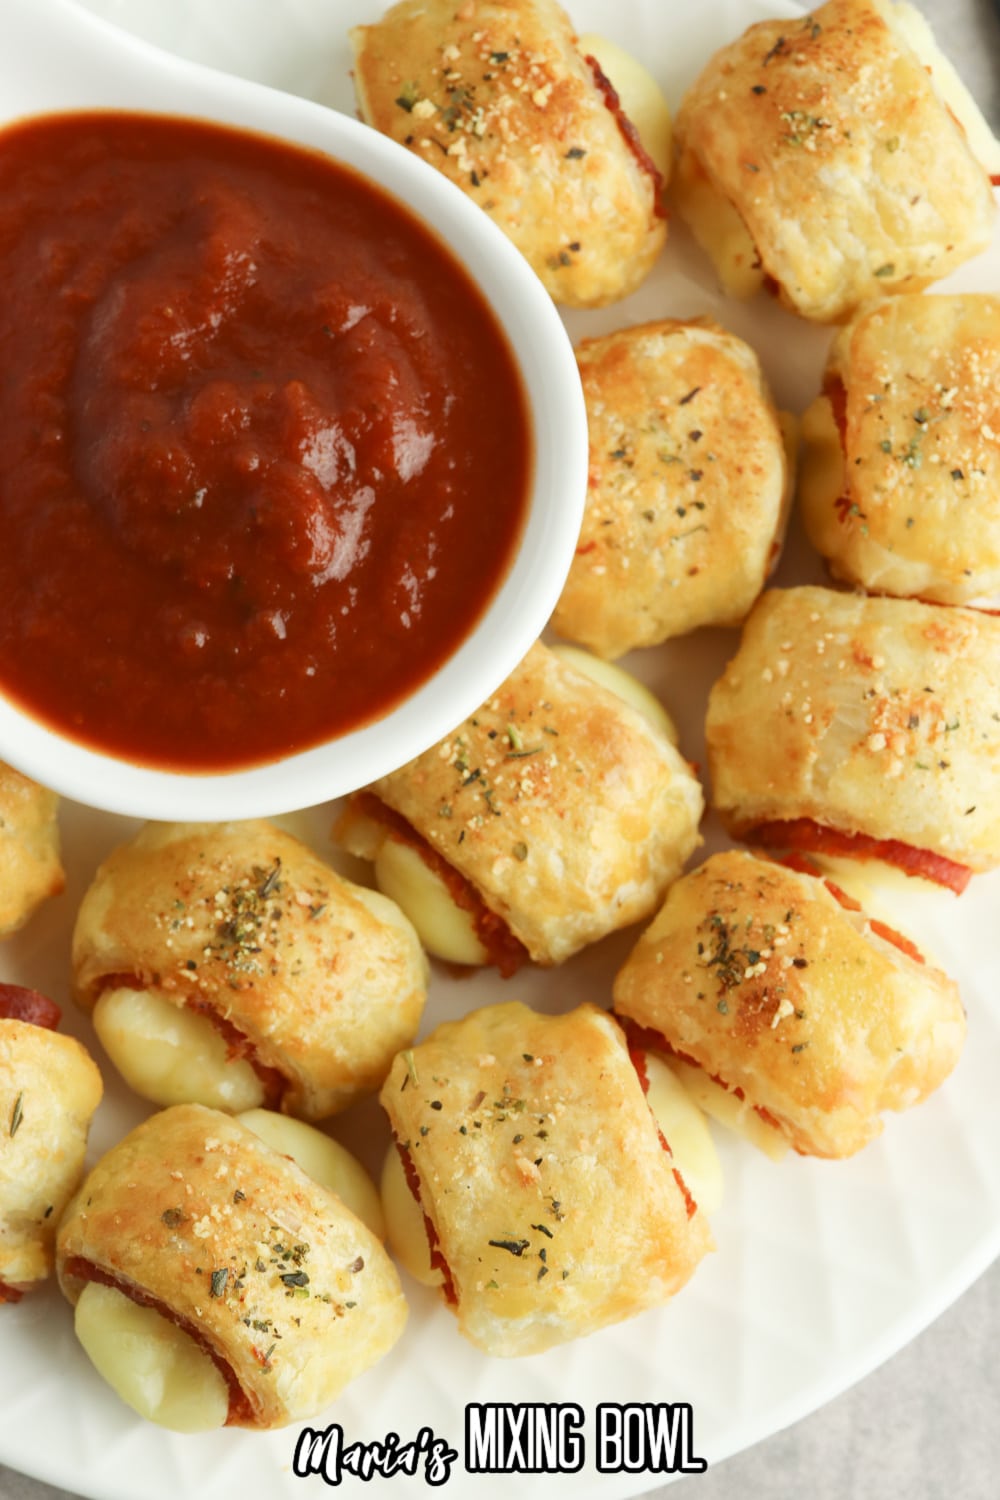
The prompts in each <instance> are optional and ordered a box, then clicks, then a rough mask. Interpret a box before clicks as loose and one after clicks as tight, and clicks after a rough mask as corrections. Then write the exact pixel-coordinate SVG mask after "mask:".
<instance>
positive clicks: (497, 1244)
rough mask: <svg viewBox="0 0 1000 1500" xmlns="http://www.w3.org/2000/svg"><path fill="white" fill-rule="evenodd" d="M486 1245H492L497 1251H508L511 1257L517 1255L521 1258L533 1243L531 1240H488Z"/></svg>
mask: <svg viewBox="0 0 1000 1500" xmlns="http://www.w3.org/2000/svg"><path fill="white" fill-rule="evenodd" d="M486 1243H487V1244H488V1245H492V1246H493V1248H494V1249H495V1250H506V1251H507V1253H508V1254H509V1255H516V1256H517V1257H518V1258H520V1257H521V1256H522V1255H523V1254H524V1252H525V1250H527V1248H528V1246H529V1245H530V1243H531V1241H530V1240H487V1242H486Z"/></svg>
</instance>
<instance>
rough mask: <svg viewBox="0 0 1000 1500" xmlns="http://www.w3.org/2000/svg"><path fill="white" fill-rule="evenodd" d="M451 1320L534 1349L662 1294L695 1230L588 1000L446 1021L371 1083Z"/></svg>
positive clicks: (695, 1218)
mask: <svg viewBox="0 0 1000 1500" xmlns="http://www.w3.org/2000/svg"><path fill="white" fill-rule="evenodd" d="M382 1103H383V1104H384V1106H385V1108H386V1111H387V1112H388V1115H389V1119H390V1123H391V1125H392V1128H393V1133H394V1135H395V1138H396V1141H397V1142H398V1144H399V1146H400V1148H401V1150H402V1152H403V1155H404V1158H405V1160H406V1162H407V1163H408V1165H407V1173H408V1175H409V1178H410V1181H411V1185H412V1187H413V1189H414V1191H415V1192H416V1193H417V1195H418V1197H419V1201H420V1203H421V1205H422V1208H423V1212H424V1215H425V1216H426V1220H427V1223H428V1226H429V1230H428V1233H429V1237H431V1242H432V1244H435V1245H437V1247H438V1259H439V1262H440V1263H441V1264H442V1266H443V1268H444V1274H445V1283H444V1286H445V1295H446V1297H447V1299H448V1300H449V1302H450V1303H451V1305H452V1306H453V1307H454V1309H455V1312H456V1315H457V1317H458V1322H459V1327H460V1329H461V1331H462V1332H463V1333H464V1334H465V1335H466V1337H467V1338H469V1339H471V1340H472V1342H473V1343H474V1344H477V1345H478V1346H479V1347H480V1348H481V1349H484V1350H485V1351H486V1352H487V1353H488V1354H494V1355H503V1356H508V1355H518V1354H534V1353H537V1352H539V1351H540V1350H543V1349H548V1348H551V1347H552V1346H553V1345H554V1344H559V1343H563V1342H565V1341H566V1340H568V1339H573V1338H580V1337H581V1336H582V1335H584V1334H587V1333H592V1332H594V1330H595V1329H598V1328H602V1327H604V1326H605V1325H607V1324H608V1323H614V1322H620V1321H621V1320H622V1319H624V1318H628V1317H631V1316H633V1315H634V1314H635V1313H638V1312H642V1311H643V1310H644V1309H645V1308H648V1307H655V1306H657V1305H659V1304H660V1303H662V1302H665V1301H666V1300H667V1299H668V1298H669V1297H671V1296H673V1294H674V1293H675V1292H676V1291H678V1290H679V1289H680V1287H682V1286H683V1285H684V1283H685V1282H686V1281H687V1280H688V1278H689V1277H690V1276H691V1275H692V1273H693V1272H694V1270H695V1267H696V1266H697V1264H698V1262H699V1261H700V1260H701V1258H702V1256H703V1255H704V1254H705V1252H706V1251H707V1250H708V1249H709V1248H710V1247H711V1235H710V1233H709V1230H708V1227H707V1225H706V1224H705V1222H704V1216H703V1215H702V1214H701V1213H699V1212H698V1211H697V1209H696V1208H695V1205H694V1202H693V1200H692V1199H691V1198H690V1195H689V1194H688V1193H687V1191H686V1188H685V1186H684V1183H683V1181H682V1180H681V1178H680V1177H679V1175H678V1174H677V1173H676V1172H675V1170H674V1168H673V1165H672V1158H671V1156H670V1154H669V1147H666V1148H665V1146H664V1142H663V1140H662V1138H661V1136H660V1134H659V1131H658V1129H657V1126H656V1122H655V1121H654V1119H653V1116H652V1114H651V1112H650V1109H649V1105H648V1104H647V1103H646V1100H645V1097H644V1095H643V1090H642V1085H641V1083H640V1081H639V1077H638V1074H637V1072H636V1069H635V1067H634V1065H633V1064H632V1062H631V1060H630V1058H629V1054H628V1051H627V1048H626V1046H625V1042H624V1039H623V1037H622V1034H621V1031H620V1029H619V1028H618V1026H617V1025H616V1024H615V1022H614V1021H613V1020H612V1019H611V1018H610V1017H609V1016H608V1015H607V1014H606V1013H605V1012H603V1011H601V1010H598V1009H597V1007H596V1006H592V1005H583V1006H580V1007H579V1008H578V1009H577V1010H575V1011H573V1012H572V1013H571V1014H569V1015H565V1016H542V1015H537V1014H535V1013H534V1012H533V1011H530V1010H529V1009H528V1008H527V1007H526V1006H524V1005H520V1004H517V1003H511V1004H507V1005H494V1006H489V1007H487V1008H486V1009H484V1010H478V1011H474V1012H473V1013H472V1014H471V1015H468V1016H466V1017H465V1019H464V1020H461V1021H456V1022H449V1023H446V1024H445V1025H442V1026H439V1027H438V1028H437V1030H436V1031H435V1032H434V1033H433V1034H432V1035H431V1036H430V1037H429V1038H428V1039H427V1040H426V1041H425V1042H423V1043H421V1045H420V1046H419V1047H415V1048H413V1049H412V1051H410V1052H407V1053H405V1054H403V1055H401V1056H400V1057H398V1058H397V1059H396V1062H395V1063H394V1065H393V1070H392V1072H391V1073H390V1075H389V1077H388V1079H387V1080H386V1084H385V1087H384V1088H383V1090H382Z"/></svg>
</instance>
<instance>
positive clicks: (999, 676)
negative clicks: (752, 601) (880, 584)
mask: <svg viewBox="0 0 1000 1500" xmlns="http://www.w3.org/2000/svg"><path fill="white" fill-rule="evenodd" d="M706 740H707V746H708V758H709V769H710V775H711V781H712V787H713V800H714V805H715V806H716V807H717V808H718V810H719V813H720V815H721V817H722V820H723V822H724V823H725V825H726V827H727V828H728V829H729V831H730V832H731V833H734V834H737V835H738V836H741V837H742V836H744V835H751V836H752V833H753V830H754V829H755V828H758V827H759V826H760V825H761V824H765V823H769V822H772V821H775V820H778V821H785V820H794V819H799V818H807V819H812V820H813V821H814V822H816V823H819V824H822V825H824V826H825V827H828V828H834V829H839V830H842V831H844V832H846V833H850V834H864V835H867V836H868V837H870V838H874V839H877V840H897V841H899V842H901V843H904V844H907V845H910V846H912V847H913V848H915V849H920V850H930V851H933V852H934V853H936V854H938V855H941V856H943V857H944V858H946V859H948V860H952V861H955V862H956V863H958V864H960V865H964V866H967V867H968V868H969V869H971V870H973V871H981V870H988V869H992V868H993V866H994V865H997V864H1000V798H998V797H997V795H996V788H997V785H998V778H1000V619H995V618H992V617H991V616H988V615H984V614H981V613H977V612H976V611H974V610H967V609H944V608H942V607H940V606H936V605H930V604H919V603H915V602H913V601H911V600H905V599H869V598H864V597H862V596H859V595H856V594H838V593H834V592H833V591H832V590H830V589H822V588H811V587H807V588H794V589H784V590H779V589H775V590H771V591H770V592H768V593H766V594H764V595H763V596H762V597H761V599H760V600H759V601H758V603H757V604H756V606H755V607H754V609H753V612H752V613H751V615H750V618H749V619H748V621H747V623H746V625H745V626H744V630H743V636H742V639H741V642H740V647H739V650H738V651H737V653H736V655H735V656H734V657H733V659H732V660H731V661H730V663H729V665H728V666H727V667H726V670H725V672H724V674H723V676H722V677H721V678H720V679H719V681H718V682H717V683H716V684H715V686H714V687H713V689H712V692H711V696H710V698H709V706H708V719H707V723H706Z"/></svg>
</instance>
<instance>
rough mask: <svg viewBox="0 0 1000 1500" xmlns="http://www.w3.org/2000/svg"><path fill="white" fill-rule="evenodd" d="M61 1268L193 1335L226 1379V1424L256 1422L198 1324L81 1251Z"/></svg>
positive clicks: (229, 1370)
mask: <svg viewBox="0 0 1000 1500" xmlns="http://www.w3.org/2000/svg"><path fill="white" fill-rule="evenodd" d="M63 1270H64V1272H65V1274H66V1276H67V1277H69V1278H71V1279H72V1280H74V1281H83V1282H88V1281H96V1282H97V1283H98V1284H99V1285H100V1286H110V1287H114V1289H115V1291H117V1292H122V1293H123V1294H124V1296H126V1297H128V1299H129V1301H130V1302H136V1303H138V1305H139V1306H140V1307H151V1308H152V1309H153V1311H154V1312H158V1313H159V1314H160V1316H161V1317H163V1318H166V1320H167V1322H168V1323H173V1325H174V1327H175V1328H180V1329H181V1331H182V1332H183V1333H186V1334H187V1336H188V1338H190V1339H193V1340H194V1342H195V1343H196V1344H197V1345H198V1348H199V1349H201V1350H202V1351H203V1353H205V1354H207V1355H208V1357H209V1359H210V1360H211V1361H212V1363H213V1364H214V1365H215V1367H216V1369H217V1370H218V1372H219V1374H220V1375H221V1376H222V1378H223V1380H224V1381H225V1382H226V1386H227V1387H228V1390H229V1411H228V1413H227V1416H226V1423H225V1425H226V1426H227V1427H253V1426H255V1425H256V1419H255V1413H254V1409H253V1407H252V1406H251V1404H250V1400H249V1397H248V1396H247V1394H246V1392H245V1391H244V1389H243V1387H242V1386H241V1385H240V1383H239V1381H238V1380H237V1379H236V1375H235V1373H234V1372H233V1369H232V1366H231V1365H230V1364H229V1363H228V1361H227V1360H225V1359H223V1357H222V1355H221V1354H219V1353H218V1352H217V1351H216V1350H215V1349H213V1347H212V1346H211V1344H210V1343H209V1342H208V1340H207V1339H206V1338H205V1335H204V1334H203V1333H202V1332H201V1330H200V1329H199V1328H198V1326H197V1325H196V1324H194V1323H191V1322H189V1321H188V1320H187V1318H182V1317H180V1315H179V1314H177V1313H175V1312H174V1311H173V1310H172V1308H169V1307H167V1306H166V1305H165V1303H163V1302H161V1301H160V1299H159V1298H158V1297H154V1296H152V1295H151V1293H149V1292H147V1291H145V1290H144V1289H143V1288H142V1287H141V1286H137V1285H136V1284H135V1282H133V1281H129V1280H128V1278H127V1277H124V1276H117V1275H115V1273H114V1272H113V1271H105V1270H103V1269H102V1267H101V1266H97V1265H95V1264H94V1262H93V1261H90V1260H87V1259H86V1257H84V1256H82V1255H70V1256H67V1258H66V1263H65V1265H64V1267H63Z"/></svg>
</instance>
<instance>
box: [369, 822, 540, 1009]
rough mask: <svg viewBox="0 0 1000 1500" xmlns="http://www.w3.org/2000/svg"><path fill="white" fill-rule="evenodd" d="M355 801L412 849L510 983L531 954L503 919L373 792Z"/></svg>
mask: <svg viewBox="0 0 1000 1500" xmlns="http://www.w3.org/2000/svg"><path fill="white" fill-rule="evenodd" d="M356 800H357V805H358V807H359V808H360V809H361V811H362V812H363V813H364V814H365V816H366V817H369V818H371V819H372V820H373V821H374V822H378V823H381V824H382V825H383V827H385V828H389V829H391V830H392V834H393V836H394V837H395V838H398V839H399V840H400V841H401V842H402V843H404V844H408V845H409V846H410V848H411V849H415V850H416V852H417V853H418V854H419V855H420V858H421V859H422V860H423V862H424V864H425V865H426V866H427V868H428V869H429V870H431V871H432V872H433V873H434V874H435V875H437V877H438V878H439V879H440V880H442V881H443V882H444V884H445V886H446V887H447V890H448V894H449V895H450V897H451V899H452V900H453V901H454V903H455V905H456V906H458V907H461V909H462V911H467V912H468V913H469V915H470V916H471V918H472V925H473V927H474V929H475V933H476V937H477V938H478V939H479V941H480V942H481V943H482V945H483V947H484V948H485V949H486V952H487V954H488V955H489V960H490V963H491V964H494V965H495V966H496V968H497V969H498V970H499V972H500V976H501V978H502V979H509V978H510V977H511V975H512V974H516V973H517V971H518V969H520V968H521V967H522V966H523V965H524V964H526V963H530V961H531V955H530V953H529V952H528V950H527V948H526V947H525V946H524V944H523V943H522V942H521V941H520V939H519V938H516V937H515V936H514V934H513V933H512V932H511V930H510V928H509V927H508V926H507V923H506V922H505V921H504V919H503V917H499V916H497V914H496V912H494V911H491V910H490V908H489V907H488V906H487V905H486V903H485V901H484V900H483V898H482V897H481V896H480V894H479V892H478V891H477V890H476V889H475V887H474V886H472V885H471V884H470V883H469V881H468V880H466V878H465V876H464V875H462V874H461V873H460V872H459V871H458V870H456V869H455V867H454V865H450V864H449V863H448V861H447V860H446V859H445V857H444V855H443V854H439V853H438V851H437V850H436V849H435V848H434V846H433V845H432V844H429V843H428V842H427V840H426V839H425V838H424V837H423V835H422V834H420V833H418V832H417V830H416V829H415V828H414V827H413V825H412V823H408V822H407V820H406V819H405V818H404V817H403V816H402V814H401V813H398V812H396V811H395V809H394V808H391V807H389V806H388V805H387V804H386V803H385V802H383V801H382V799H381V797H377V796H376V795H375V793H374V792H361V793H359V794H358V797H357V799H356Z"/></svg>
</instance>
